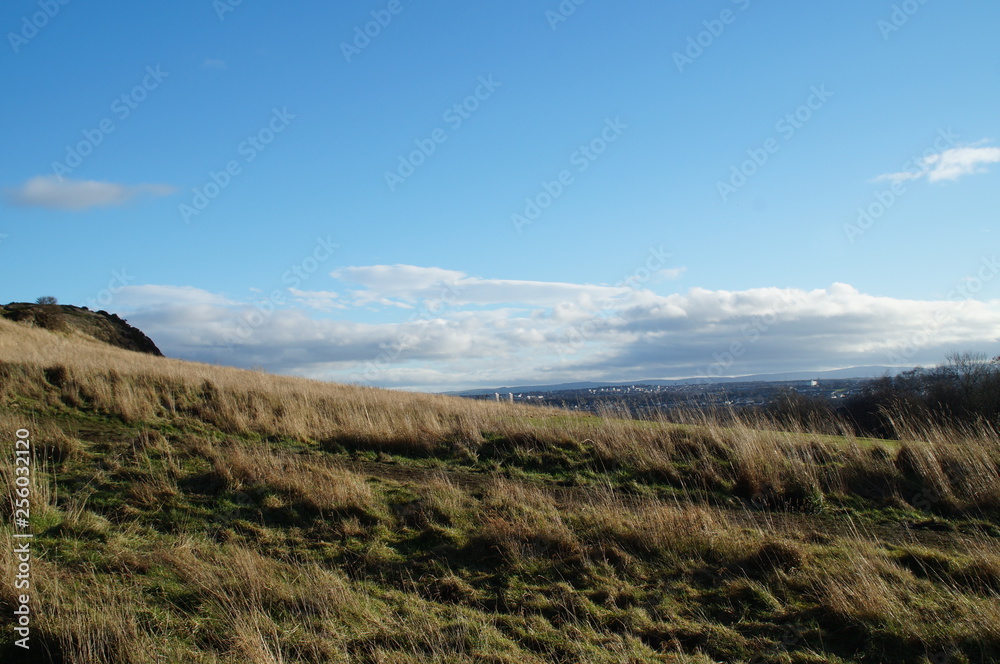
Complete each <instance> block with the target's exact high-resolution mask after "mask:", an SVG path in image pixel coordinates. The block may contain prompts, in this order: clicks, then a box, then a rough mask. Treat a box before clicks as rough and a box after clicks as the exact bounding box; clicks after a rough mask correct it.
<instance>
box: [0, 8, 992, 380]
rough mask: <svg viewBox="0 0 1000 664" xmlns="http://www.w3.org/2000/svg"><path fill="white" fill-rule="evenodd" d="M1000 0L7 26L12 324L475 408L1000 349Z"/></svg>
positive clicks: (194, 12) (344, 12)
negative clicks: (75, 323)
mask: <svg viewBox="0 0 1000 664" xmlns="http://www.w3.org/2000/svg"><path fill="white" fill-rule="evenodd" d="M998 25H1000V6H997V5H994V4H987V3H953V4H949V5H946V4H941V3H918V2H912V3H905V2H904V3H899V2H875V3H872V2H862V1H861V0H847V1H846V2H842V3H837V4H820V3H810V4H794V5H790V6H781V7H778V6H775V5H774V4H768V3H762V2H757V1H756V0H715V1H713V2H711V3H707V4H706V3H699V4H696V5H690V6H689V5H680V6H678V5H668V4H664V3H659V2H652V1H651V0H637V1H636V2H633V3H626V4H624V5H622V4H619V5H614V4H609V3H598V2H586V3H579V4H577V3H576V2H563V3H560V2H557V1H552V2H543V3H541V4H539V3H535V2H527V1H524V0H515V1H514V2H508V3H504V4H503V5H495V6H494V5H484V4H468V3H466V4H462V3H457V2H452V3H445V4H443V5H442V4H437V5H422V4H420V3H416V4H411V3H410V2H409V1H408V0H377V1H374V2H367V3H363V4H362V5H348V4H328V3H319V2H307V3H292V4H290V5H267V4H263V3H256V4H255V3H237V2H234V1H232V0H218V1H217V2H208V1H198V2H193V1H190V0H184V1H181V2H176V3H170V4H167V5H163V6H156V7H149V6H138V5H136V6H133V5H127V6H114V7H111V6H107V7H105V6H93V5H86V4H78V3H73V2H65V3H63V2H61V1H58V2H57V1H55V0H52V1H46V0H41V1H39V0H31V1H24V0H16V1H14V2H9V3H6V4H5V5H4V7H3V8H2V9H0V27H2V28H3V34H4V35H5V37H6V39H5V41H6V45H5V46H4V47H3V48H0V52H2V55H0V58H2V60H3V65H4V66H3V72H4V73H3V80H4V83H5V89H7V90H9V91H11V95H10V101H9V102H8V103H6V104H4V105H3V107H2V108H0V118H2V120H3V122H2V123H0V135H2V142H0V144H2V145H3V147H4V156H5V159H4V160H3V161H2V163H0V207H2V216H0V256H2V257H3V260H4V264H5V270H6V272H7V275H8V276H7V277H6V278H5V279H4V280H3V281H2V282H0V300H2V301H3V302H10V301H34V300H35V298H37V297H38V296H42V295H52V296H55V297H57V298H58V299H59V301H60V302H63V303H67V304H76V305H81V306H88V307H90V308H92V309H105V310H108V311H111V312H115V313H118V314H119V315H121V316H123V317H125V318H127V319H128V320H129V321H130V322H131V323H133V324H135V325H136V326H138V327H139V328H141V329H142V330H143V331H144V332H146V333H147V334H149V336H150V337H152V338H153V340H154V341H155V342H156V343H157V345H159V346H160V348H161V349H162V350H163V351H164V352H165V353H166V354H167V355H169V356H172V357H179V358H184V359H192V360H197V361H204V362H211V363H218V364H226V365H234V366H243V367H263V368H265V369H267V370H269V371H274V372H278V373H286V374H291V375H300V376H307V377H311V378H318V379H321V380H330V381H341V382H357V383H364V384H371V385H377V386H384V387H393V388H401V389H411V390H426V391H445V390H460V389H468V388H476V387H490V386H498V385H525V384H553V383H565V382H574V381H594V382H601V381H604V382H627V381H633V380H647V379H657V378H659V379H669V378H683V377H694V376H728V375H747V374H760V373H779V372H799V371H823V370H829V369H837V368H841V367H847V366H861V365H890V366H891V365H895V366H913V365H920V364H923V365H928V364H934V363H937V362H940V361H943V360H944V358H945V356H946V355H948V354H949V353H951V352H956V351H965V350H970V351H979V352H983V353H986V354H989V355H998V354H1000V343H998V341H1000V285H998V281H1000V280H998V279H997V275H998V273H1000V259H998V257H997V239H996V209H997V201H996V192H997V190H998V186H997V185H998V179H997V178H998V177H1000V131H998V120H997V114H996V109H997V108H1000V86H998V81H1000V51H998V50H997V48H996V46H995V33H996V28H997V26H998Z"/></svg>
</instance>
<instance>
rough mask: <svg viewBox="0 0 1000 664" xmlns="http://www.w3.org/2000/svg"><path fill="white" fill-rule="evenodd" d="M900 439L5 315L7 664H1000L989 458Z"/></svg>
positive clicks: (998, 533) (947, 444)
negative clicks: (265, 361) (19, 580)
mask: <svg viewBox="0 0 1000 664" xmlns="http://www.w3.org/2000/svg"><path fill="white" fill-rule="evenodd" d="M907 424H908V434H907V435H906V436H904V439H903V440H900V441H878V440H857V439H854V438H852V437H851V436H849V435H844V436H836V435H830V434H829V432H824V433H823V434H822V435H821V434H819V433H813V432H810V431H806V430H800V431H791V432H787V431H786V432H780V431H772V430H768V429H767V428H766V427H765V426H764V425H763V424H762V423H759V422H746V421H744V422H738V423H736V424H733V423H727V424H726V425H725V426H723V425H721V424H716V423H714V422H713V421H711V420H710V419H709V418H703V419H702V420H701V421H699V422H694V423H691V424H686V425H676V424H671V423H668V422H638V421H633V420H631V419H629V418H628V417H627V416H625V415H623V414H611V413H609V414H606V415H605V416H603V417H595V416H587V415H575V414H571V413H568V412H564V411H558V410H544V409H539V408H531V407H527V406H520V405H516V404H505V403H490V402H479V401H467V400H459V399H455V398H447V397H441V396H433V395H418V394H406V393H398V392H389V391H382V390H376V389H370V388H361V387H353V386H343V385H331V384H324V383H318V382H311V381H306V380H301V379H293V378H285V377H277V376H272V375H268V374H264V373H261V372H253V371H241V370H236V369H230V368H223V367H215V366H208V365H199V364H192V363H186V362H182V361H178V360H172V359H167V358H162V357H153V356H149V355H143V354H140V353H135V352H130V351H126V350H121V349H117V348H113V347H111V346H108V345H106V344H103V343H100V342H98V341H95V340H93V339H89V338H87V337H85V336H84V335H82V334H80V333H77V332H72V331H70V332H65V333H61V334H56V333H52V332H49V331H47V330H42V329H35V328H29V327H24V326H22V325H17V324H15V323H11V322H8V321H3V320H0V430H2V431H3V432H4V436H5V438H4V439H5V441H7V443H6V444H5V445H4V446H3V451H2V455H3V456H2V458H0V469H2V472H3V475H2V484H3V489H2V495H4V496H9V497H10V502H11V505H10V506H9V509H7V510H5V518H4V521H3V523H2V525H0V550H2V551H3V552H4V553H3V555H2V556H0V627H2V631H0V659H2V660H3V661H5V662H7V661H14V662H18V661H30V662H67V663H70V662H71V663H74V664H76V663H81V664H83V663H95V664H96V663H104V662H136V663H146V662H150V663H152V662H167V663H175V662H205V663H208V662H232V663H234V664H236V663H239V664H244V663H247V662H251V663H265V662H267V663H270V662H344V663H348V662H350V663H355V662H356V663H383V664H390V663H391V664H410V663H412V664H418V663H419V664H423V663H439V664H446V663H459V662H487V663H495V664H500V663H511V664H513V663H517V664H533V663H542V662H565V663H577V662H580V663H589V662H595V663H596V662H602V663H608V664H620V663H627V662H677V663H680V662H699V663H702V662H703V663H708V662H757V663H764V662H773V663H779V662H782V663H807V662H914V663H918V662H919V663H924V664H929V663H934V664H939V663H945V662H948V663H956V664H957V663H961V662H995V661H1000V547H998V542H1000V437H998V435H997V433H996V432H995V431H991V430H988V429H977V430H972V429H957V428H949V427H940V426H931V425H924V424H922V423H920V422H910V423H907ZM18 429H28V430H30V432H31V441H32V444H33V448H34V454H35V455H34V457H33V464H34V465H33V466H32V474H31V530H32V531H33V532H34V534H35V537H34V540H33V543H32V560H31V597H32V605H31V611H32V614H31V649H30V651H25V650H24V649H22V648H19V647H17V646H16V645H15V644H14V641H15V639H16V638H18V637H17V635H16V633H15V632H14V630H13V627H14V626H15V619H14V615H13V612H14V610H15V608H16V607H17V606H18V595H19V594H20V593H22V592H24V591H23V590H18V589H16V588H15V585H14V584H15V578H16V575H17V561H16V560H15V557H14V556H12V555H11V554H10V553H9V552H11V551H13V550H14V547H15V546H17V544H18V541H17V540H16V539H15V537H14V534H15V532H19V531H18V530H17V529H16V528H15V527H14V525H13V523H12V522H11V520H10V518H9V516H8V515H9V514H10V513H12V512H13V500H14V488H15V487H14V485H15V470H14V447H13V442H14V432H15V431H16V430H18Z"/></svg>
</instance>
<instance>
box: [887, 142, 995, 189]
mask: <svg viewBox="0 0 1000 664" xmlns="http://www.w3.org/2000/svg"><path fill="white" fill-rule="evenodd" d="M997 162H1000V148H994V147H975V146H972V147H963V148H951V149H950V150H945V151H944V152H939V153H938V154H933V155H930V156H929V157H925V158H924V159H923V160H921V162H920V164H919V168H918V169H917V170H914V171H903V172H901V173H886V174H885V175H880V176H878V177H877V178H875V181H876V182H878V181H884V180H889V181H892V182H905V181H907V180H918V179H920V178H923V177H926V178H927V180H928V182H942V181H946V180H957V179H958V178H960V177H963V176H966V175H972V174H974V173H985V172H986V170H987V169H986V166H987V165H989V164H995V163H997Z"/></svg>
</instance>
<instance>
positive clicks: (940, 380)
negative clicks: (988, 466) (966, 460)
mask: <svg viewBox="0 0 1000 664" xmlns="http://www.w3.org/2000/svg"><path fill="white" fill-rule="evenodd" d="M765 413H766V416H767V417H768V418H770V419H771V420H772V421H773V422H774V423H775V424H778V425H781V426H794V427H808V428H811V429H814V430H815V429H824V428H842V427H844V426H846V427H848V428H849V429H853V431H854V433H855V434H856V435H859V436H871V437H878V438H898V437H900V436H901V435H903V433H904V431H912V430H913V429H914V427H915V426H916V427H919V426H920V425H931V426H954V425H960V426H971V427H982V426H990V427H993V428H994V429H997V428H1000V356H998V357H995V358H993V359H989V358H988V357H987V356H986V355H982V354H977V353H961V354H955V355H952V356H949V357H948V360H947V362H946V363H945V364H942V365H940V366H937V367H934V368H930V369H925V368H921V367H918V368H916V369H912V370H910V371H906V372H904V373H901V374H899V375H897V376H883V377H881V378H876V379H874V380H872V381H871V382H870V383H868V384H867V385H866V386H865V388H864V389H863V390H862V391H861V393H860V394H856V395H854V396H851V397H849V398H847V399H843V400H841V401H840V402H833V401H830V400H827V399H820V398H815V397H809V396H806V395H803V394H799V393H797V392H794V391H786V392H783V393H782V394H781V395H779V396H778V397H777V398H776V399H775V400H774V401H773V402H772V403H771V404H770V405H769V406H768V407H767V408H766V409H765Z"/></svg>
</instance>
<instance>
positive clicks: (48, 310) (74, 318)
mask: <svg viewBox="0 0 1000 664" xmlns="http://www.w3.org/2000/svg"><path fill="white" fill-rule="evenodd" d="M0 318H6V319H7V320H11V321H14V322H16V323H22V324H25V325H31V326H35V327H41V328H43V329H47V330H51V331H53V332H70V331H76V332H79V333H81V334H84V335H87V336H89V337H93V338H94V339H97V340H98V341H103V342H104V343H106V344H110V345H112V346H117V347H119V348H124V349H126V350H134V351H137V352H140V353H149V354H150V355H163V353H161V352H160V349H159V348H157V347H156V344H154V343H153V340H152V339H150V338H149V337H147V336H146V335H145V334H144V333H143V332H142V331H141V330H139V329H137V328H135V327H132V326H131V325H129V324H128V322H127V321H125V320H124V319H123V318H119V317H118V315H117V314H109V313H108V312H106V311H90V310H89V309H87V308H86V307H74V306H72V305H65V304H30V303H27V302H11V303H10V304H7V305H4V306H0Z"/></svg>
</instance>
